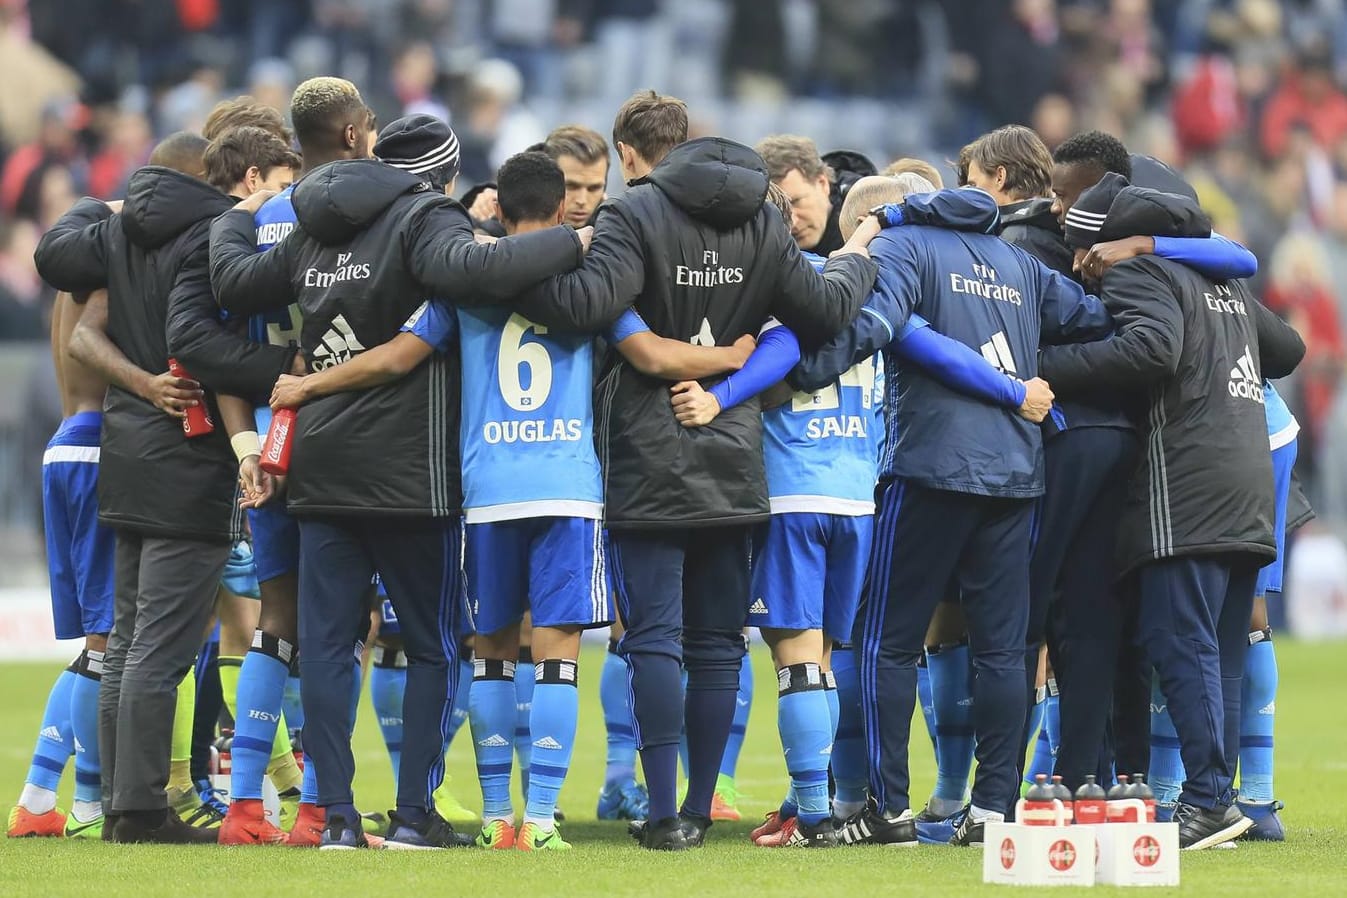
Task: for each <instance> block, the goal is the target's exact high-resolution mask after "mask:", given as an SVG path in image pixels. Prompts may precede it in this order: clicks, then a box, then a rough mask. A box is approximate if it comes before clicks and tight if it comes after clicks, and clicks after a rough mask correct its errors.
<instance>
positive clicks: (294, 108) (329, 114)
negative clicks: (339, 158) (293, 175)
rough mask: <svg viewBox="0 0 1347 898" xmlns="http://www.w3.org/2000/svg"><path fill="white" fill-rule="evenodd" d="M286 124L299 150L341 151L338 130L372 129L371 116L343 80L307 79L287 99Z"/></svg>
mask: <svg viewBox="0 0 1347 898" xmlns="http://www.w3.org/2000/svg"><path fill="white" fill-rule="evenodd" d="M290 121H291V122H293V123H294V126H295V136H296V137H298V138H299V145H300V148H301V149H306V150H307V149H319V150H324V151H328V152H331V151H334V150H341V149H344V147H345V144H344V141H343V138H342V133H341V132H342V130H343V129H344V128H345V127H346V126H347V125H349V124H355V125H357V126H358V127H362V128H365V129H366V130H373V128H374V125H375V122H374V117H373V113H372V112H371V111H370V109H369V107H368V106H366V105H365V101H364V100H363V99H362V98H361V96H360V91H358V90H356V86H355V85H354V84H352V83H351V82H349V81H347V80H346V79H345V78H331V77H327V76H323V77H319V78H310V79H309V80H308V81H305V82H304V83H302V84H300V85H299V87H296V88H295V93H294V96H293V97H291V98H290Z"/></svg>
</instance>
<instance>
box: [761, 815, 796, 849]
mask: <svg viewBox="0 0 1347 898" xmlns="http://www.w3.org/2000/svg"><path fill="white" fill-rule="evenodd" d="M796 824H797V818H795V817H787V818H786V819H785V820H782V821H781V825H780V827H778V828H777V830H776V832H771V833H764V834H763V835H762V836H761V837H760V838H755V839H754V840H753V844H754V845H757V846H758V847H759V848H785V847H786V846H787V845H789V844H790V841H791V837H792V836H793V835H794V834H795V827H796Z"/></svg>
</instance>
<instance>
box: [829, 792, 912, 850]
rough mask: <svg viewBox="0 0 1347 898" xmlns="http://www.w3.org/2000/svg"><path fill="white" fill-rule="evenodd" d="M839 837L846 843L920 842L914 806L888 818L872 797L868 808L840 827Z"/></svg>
mask: <svg viewBox="0 0 1347 898" xmlns="http://www.w3.org/2000/svg"><path fill="white" fill-rule="evenodd" d="M837 837H838V840H839V843H840V844H843V845H887V846H889V847H891V848H907V847H910V846H912V845H916V844H917V824H916V822H915V819H914V818H913V816H912V811H911V809H908V810H906V811H903V812H902V813H901V814H899V815H898V816H897V817H888V816H885V815H884V814H881V813H880V812H879V808H878V806H876V804H875V800H874V799H873V798H872V799H870V801H869V802H867V803H866V805H865V810H863V811H861V812H860V813H859V814H856V815H855V816H853V817H851V818H850V819H849V820H847V822H846V823H843V824H842V827H841V829H839V830H837Z"/></svg>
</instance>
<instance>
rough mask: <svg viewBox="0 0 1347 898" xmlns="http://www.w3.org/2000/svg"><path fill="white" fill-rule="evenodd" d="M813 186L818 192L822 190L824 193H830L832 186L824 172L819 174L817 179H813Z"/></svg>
mask: <svg viewBox="0 0 1347 898" xmlns="http://www.w3.org/2000/svg"><path fill="white" fill-rule="evenodd" d="M814 184H815V186H817V187H818V189H819V190H822V191H823V192H824V193H832V187H833V185H832V182H831V181H829V180H828V173H827V172H826V171H825V172H820V173H819V176H818V178H817V179H815V181H814Z"/></svg>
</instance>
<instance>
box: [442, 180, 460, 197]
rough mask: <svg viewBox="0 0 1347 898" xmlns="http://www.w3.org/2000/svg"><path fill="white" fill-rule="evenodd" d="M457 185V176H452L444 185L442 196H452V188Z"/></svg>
mask: <svg viewBox="0 0 1347 898" xmlns="http://www.w3.org/2000/svg"><path fill="white" fill-rule="evenodd" d="M457 185H458V175H454V176H453V177H452V178H450V179H449V183H448V184H445V185H444V195H445V196H453V195H454V187H456V186H457Z"/></svg>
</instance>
